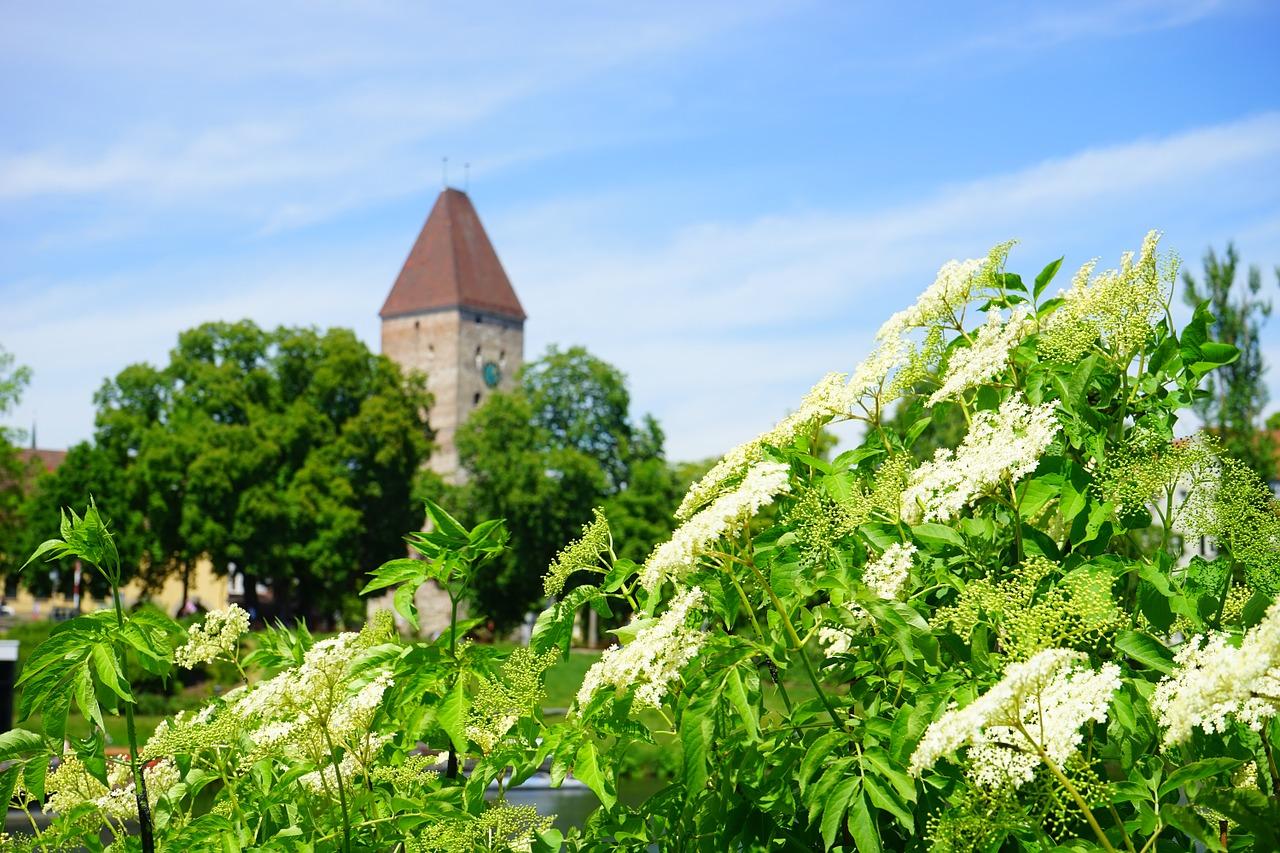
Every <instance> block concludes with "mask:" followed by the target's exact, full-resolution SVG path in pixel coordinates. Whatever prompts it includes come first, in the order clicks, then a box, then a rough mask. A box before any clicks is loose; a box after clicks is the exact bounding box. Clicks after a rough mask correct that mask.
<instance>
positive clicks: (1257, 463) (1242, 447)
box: [1182, 243, 1280, 477]
mask: <svg viewBox="0 0 1280 853" xmlns="http://www.w3.org/2000/svg"><path fill="white" fill-rule="evenodd" d="M1239 267H1240V256H1239V254H1238V253H1237V252H1236V247H1235V245H1234V244H1232V243H1228V244H1227V249H1226V252H1225V253H1224V254H1223V256H1222V257H1218V255H1217V253H1216V252H1214V251H1213V249H1212V248H1211V249H1209V250H1208V251H1207V252H1206V253H1205V256H1204V277H1203V281H1201V282H1197V281H1196V279H1195V278H1194V277H1192V275H1191V273H1189V272H1185V273H1183V276H1182V280H1183V285H1184V288H1185V289H1184V291H1183V297H1184V299H1185V300H1186V302H1187V304H1188V305H1190V306H1191V307H1192V308H1194V307H1196V306H1198V305H1200V304H1201V303H1204V302H1208V304H1209V311H1210V313H1211V314H1212V315H1213V322H1212V324H1211V326H1210V333H1211V334H1212V335H1213V336H1214V338H1215V340H1218V341H1221V342H1222V343H1225V344H1230V345H1231V346H1234V347H1235V348H1236V349H1238V350H1239V351H1240V357H1239V358H1238V359H1236V360H1235V361H1234V362H1232V363H1230V364H1226V365H1223V366H1222V368H1221V369H1219V370H1218V371H1217V372H1216V375H1214V374H1210V375H1209V376H1208V377H1207V378H1206V380H1205V391H1206V392H1207V393H1206V394H1204V395H1203V396H1202V397H1201V398H1200V399H1199V400H1198V401H1197V402H1196V404H1195V410H1196V412H1197V414H1199V415H1200V417H1202V418H1203V419H1204V421H1205V425H1206V426H1208V427H1209V428H1210V429H1212V430H1213V431H1214V432H1215V433H1216V434H1217V435H1218V436H1219V438H1221V440H1222V442H1223V445H1224V446H1225V447H1226V448H1227V450H1228V451H1229V452H1230V453H1231V454H1232V455H1233V456H1235V457H1236V458H1238V459H1241V460H1243V461H1245V462H1246V463H1248V464H1249V466H1250V467H1252V468H1253V469H1254V470H1256V471H1258V472H1259V473H1260V474H1262V475H1263V476H1264V477H1266V476H1274V475H1275V473H1276V472H1275V470H1274V460H1273V452H1274V449H1273V448H1272V447H1271V444H1270V440H1269V439H1270V436H1269V435H1267V434H1266V433H1264V432H1261V431H1260V430H1259V421H1260V420H1261V418H1262V411H1263V409H1264V408H1265V407H1266V405H1267V386H1266V384H1265V383H1264V382H1263V374H1264V373H1265V372H1266V369H1267V367H1266V363H1265V361H1264V359H1263V357H1262V347H1261V340H1262V328H1263V326H1264V324H1265V323H1266V321H1267V318H1268V317H1269V316H1270V315H1271V300H1269V299H1263V298H1262V297H1261V296H1260V295H1259V294H1260V292H1261V290H1262V272H1261V271H1260V270H1259V269H1258V268H1257V267H1256V266H1253V267H1250V268H1249V270H1248V273H1247V275H1246V276H1245V282H1244V287H1243V288H1241V287H1237V286H1236V272H1237V270H1238V269H1239ZM1276 277H1277V280H1280V268H1277V269H1276Z"/></svg>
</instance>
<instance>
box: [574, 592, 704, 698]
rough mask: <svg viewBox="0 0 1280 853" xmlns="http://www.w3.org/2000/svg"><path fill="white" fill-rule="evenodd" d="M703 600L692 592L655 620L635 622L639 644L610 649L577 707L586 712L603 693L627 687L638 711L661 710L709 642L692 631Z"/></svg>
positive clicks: (581, 692)
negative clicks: (693, 616)
mask: <svg viewBox="0 0 1280 853" xmlns="http://www.w3.org/2000/svg"><path fill="white" fill-rule="evenodd" d="M702 599H703V593H702V590H701V589H699V588H698V587H696V586H695V587H690V588H689V589H686V590H683V591H682V592H680V593H679V594H678V595H677V596H676V597H675V598H673V599H672V600H671V603H670V605H668V607H667V609H666V611H665V612H664V613H663V614H662V616H660V617H658V618H657V619H646V620H635V621H633V622H632V624H631V626H630V627H631V628H632V629H638V630H637V631H636V635H635V639H634V640H632V641H631V642H630V643H627V644H626V645H625V646H614V647H613V648H611V649H607V650H606V651H605V653H604V654H603V655H601V656H600V660H598V661H596V662H595V663H594V664H592V666H591V669H589V670H587V674H586V675H585V676H584V677H583V679H582V687H581V688H579V690H578V706H579V707H580V708H581V707H585V706H586V705H587V703H589V702H590V701H591V697H592V696H594V695H595V693H596V691H597V690H600V689H601V688H603V687H625V688H627V689H629V690H632V691H633V693H634V695H635V700H636V702H638V703H639V704H640V705H643V706H647V707H651V708H657V707H659V706H660V705H661V704H662V697H663V696H665V695H666V692H667V688H668V686H669V685H670V684H671V682H673V681H675V680H676V678H678V677H679V676H680V670H681V669H682V668H683V667H684V665H685V664H686V663H688V662H689V661H691V660H693V658H694V656H695V655H697V653H698V650H699V649H700V648H701V647H702V644H703V641H704V640H705V639H706V637H705V635H704V634H703V632H702V631H700V630H698V629H696V628H690V627H689V626H688V622H689V617H690V615H691V614H693V613H694V612H695V611H696V610H697V609H698V608H699V607H700V606H701V605H702Z"/></svg>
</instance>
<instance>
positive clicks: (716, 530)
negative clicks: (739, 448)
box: [640, 462, 791, 592]
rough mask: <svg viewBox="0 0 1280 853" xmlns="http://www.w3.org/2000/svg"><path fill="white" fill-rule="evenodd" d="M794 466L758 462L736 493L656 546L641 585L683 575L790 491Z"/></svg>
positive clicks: (642, 573)
mask: <svg viewBox="0 0 1280 853" xmlns="http://www.w3.org/2000/svg"><path fill="white" fill-rule="evenodd" d="M790 489H791V483H790V469H789V468H788V467H787V466H786V465H784V464H782V463H781V462H757V463H756V464H755V465H752V466H751V467H750V468H749V469H748V470H747V473H746V476H744V477H743V478H742V483H741V484H740V485H739V486H738V488H736V489H734V490H733V491H732V492H726V493H725V494H722V495H721V496H720V497H718V498H716V499H715V500H714V501H713V502H712V503H711V505H710V506H708V507H707V508H706V509H704V510H702V511H701V512H699V513H697V514H696V515H694V516H693V517H692V518H690V519H689V520H688V521H686V522H685V523H684V524H682V525H680V526H679V527H678V528H676V530H675V532H673V533H672V534H671V538H670V539H668V540H667V541H666V542H663V543H662V544H661V545H658V546H657V547H656V548H654V549H653V553H652V554H650V555H649V559H648V560H646V561H645V564H644V568H643V569H641V571H640V584H641V585H642V586H643V587H644V588H645V589H647V590H649V591H650V592H653V591H654V590H656V589H657V588H658V587H659V586H661V585H662V582H663V581H665V580H667V579H668V578H672V577H679V575H680V574H681V573H683V571H684V570H685V569H686V568H687V567H689V566H690V564H692V562H693V560H694V559H695V558H696V557H697V556H698V554H700V553H701V552H702V551H704V550H705V549H706V547H707V546H708V545H710V544H711V543H713V542H715V541H716V540H717V539H719V538H720V537H721V536H723V535H724V534H725V531H727V530H728V529H729V528H730V527H731V526H732V525H734V524H736V523H738V522H739V521H741V520H742V519H744V518H749V517H751V516H752V515H754V514H755V513H757V512H758V511H759V510H760V508H761V507H763V506H766V505H768V504H769V503H771V502H772V501H773V499H774V497H775V496H777V495H779V494H782V493H784V492H787V491H790Z"/></svg>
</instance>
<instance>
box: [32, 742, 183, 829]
mask: <svg viewBox="0 0 1280 853" xmlns="http://www.w3.org/2000/svg"><path fill="white" fill-rule="evenodd" d="M142 775H143V777H144V778H145V779H146V782H147V802H148V803H149V804H150V805H151V807H152V808H154V807H155V805H156V803H157V802H158V801H159V800H160V799H161V798H162V797H164V796H165V795H166V794H167V793H168V792H169V791H170V790H172V789H173V787H174V786H175V785H177V784H178V783H179V782H180V781H182V774H181V773H179V771H178V767H177V765H175V764H174V763H173V762H172V761H169V760H167V759H166V760H161V761H156V762H154V763H152V764H149V765H144V766H143V768H142ZM107 782H108V783H109V784H107V785H103V784H102V783H101V782H99V781H98V780H97V779H95V778H94V777H93V776H92V775H90V773H89V771H88V769H87V768H86V767H85V766H84V764H82V763H81V762H80V759H78V758H76V757H75V756H74V755H68V756H64V757H63V759H62V761H61V763H60V764H59V765H58V767H57V769H55V770H54V771H53V772H52V773H50V774H49V778H48V781H47V782H46V790H47V792H48V794H49V800H48V802H47V803H46V808H48V810H50V811H53V812H56V813H57V814H67V813H68V812H69V811H71V809H74V808H75V807H77V806H80V805H83V804H85V803H92V804H93V805H94V806H95V807H97V809H98V810H99V811H100V812H101V813H102V816H103V817H104V818H105V819H106V820H108V821H114V822H115V823H124V822H125V821H130V820H137V819H138V800H137V791H136V788H135V787H134V784H133V770H132V768H131V767H130V766H129V765H128V764H127V763H126V762H124V761H120V762H118V763H116V764H115V765H113V766H112V767H111V770H110V772H109V773H108V774H107Z"/></svg>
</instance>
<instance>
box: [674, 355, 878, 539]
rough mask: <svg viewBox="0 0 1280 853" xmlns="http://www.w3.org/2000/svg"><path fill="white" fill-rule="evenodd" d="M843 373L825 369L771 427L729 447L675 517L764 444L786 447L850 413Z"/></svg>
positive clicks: (749, 462)
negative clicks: (786, 412)
mask: <svg viewBox="0 0 1280 853" xmlns="http://www.w3.org/2000/svg"><path fill="white" fill-rule="evenodd" d="M847 378H848V377H846V376H845V375H844V374H843V373H828V374H827V375H826V376H824V377H823V378H822V379H821V380H820V381H819V382H818V384H817V385H814V386H813V388H811V389H810V390H809V393H808V394H806V395H805V396H804V399H803V400H801V401H800V406H799V408H797V409H796V410H795V411H794V412H792V413H791V414H789V415H787V416H786V417H785V418H783V419H782V420H781V421H779V422H778V423H777V425H776V426H774V427H773V429H771V430H769V431H768V432H765V433H762V434H761V435H758V436H756V437H755V438H753V439H751V440H750V441H748V442H746V443H744V444H740V445H738V446H737V447H735V448H733V449H732V450H730V451H729V452H728V453H726V454H725V455H724V457H723V458H722V459H721V460H720V461H719V462H717V463H716V464H715V465H714V466H712V468H711V470H710V471H708V472H707V473H706V474H705V475H703V477H702V478H701V479H699V480H698V481H697V482H696V483H694V484H693V485H692V486H690V487H689V491H688V493H687V494H686V495H685V496H684V499H683V500H682V501H681V502H680V507H679V508H678V509H677V510H676V518H678V519H680V520H682V521H684V520H688V519H691V518H692V517H693V516H694V514H695V513H697V512H698V510H699V509H700V508H701V507H704V506H706V505H707V504H708V503H710V502H711V501H712V500H714V499H715V498H716V496H717V495H719V494H720V493H722V492H723V491H725V489H726V488H727V487H728V484H730V483H731V482H733V481H734V480H735V479H737V478H738V477H740V476H742V475H743V474H744V473H746V472H747V471H748V470H749V469H750V468H751V467H752V466H753V465H755V464H756V463H758V462H759V461H760V460H761V459H762V458H763V456H764V449H765V448H766V447H786V446H788V445H790V444H791V443H792V442H794V441H795V439H796V437H797V436H800V435H802V434H804V433H805V432H807V431H809V430H812V429H813V428H814V427H815V426H816V425H820V424H823V423H826V422H827V421H829V420H831V419H832V418H836V417H841V416H844V415H847V414H848V413H849V408H850V406H852V404H853V400H854V397H853V396H852V395H851V394H850V386H849V384H848V383H847V381H846V380H847Z"/></svg>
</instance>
